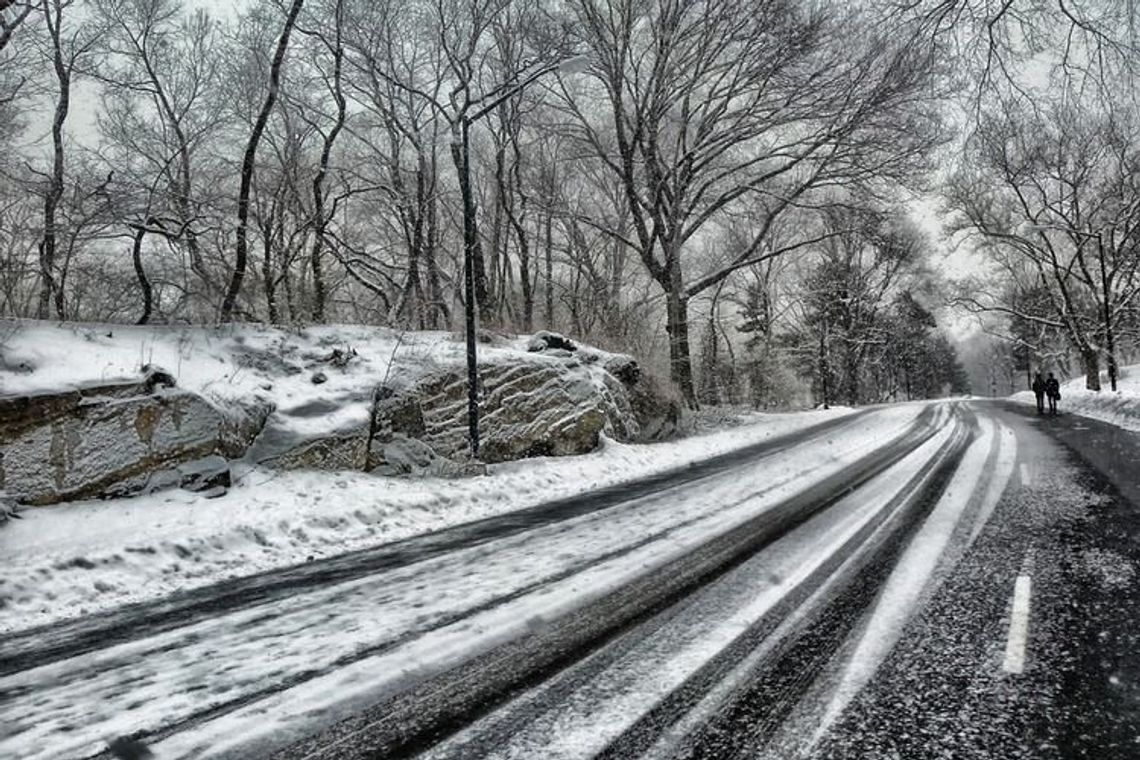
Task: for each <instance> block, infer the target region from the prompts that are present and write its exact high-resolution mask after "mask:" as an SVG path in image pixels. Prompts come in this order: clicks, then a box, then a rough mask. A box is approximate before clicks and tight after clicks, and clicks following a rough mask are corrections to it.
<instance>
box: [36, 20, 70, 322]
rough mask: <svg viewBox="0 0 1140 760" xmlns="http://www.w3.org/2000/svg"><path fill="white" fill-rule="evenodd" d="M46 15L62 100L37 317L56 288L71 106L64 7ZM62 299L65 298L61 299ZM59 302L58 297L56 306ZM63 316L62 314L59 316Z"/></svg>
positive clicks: (55, 126)
mask: <svg viewBox="0 0 1140 760" xmlns="http://www.w3.org/2000/svg"><path fill="white" fill-rule="evenodd" d="M44 16H45V18H46V19H47V27H48V32H49V33H50V34H51V38H52V47H53V58H52V63H53V65H54V67H55V75H56V82H57V84H58V86H59V87H58V95H59V99H58V100H57V101H56V104H55V114H54V116H53V117H52V122H51V142H52V168H51V184H50V185H49V186H48V190H47V192H46V193H45V194H44V233H43V239H42V240H41V241H40V250H39V254H40V300H39V307H38V308H37V309H36V317H37V318H39V319H47V316H48V307H49V305H50V304H51V298H52V294H53V293H54V291H55V290H56V288H57V287H59V286H57V284H56V282H55V253H56V239H57V238H56V227H55V218H56V210H57V207H58V206H59V200H60V198H62V197H63V175H64V153H63V124H64V122H65V121H67V113H68V111H69V110H70V108H71V69H70V68H68V66H67V65H66V63H65V62H64V59H63V47H62V46H63V41H62V38H61V36H60V27H61V26H62V24H63V10H62V8H60V7H59V5H58V4H57V5H56V7H55V15H54V17H53V14H52V9H51V8H50V7H49V5H48V3H47V2H45V3H44ZM59 300H62V299H59ZM58 303H59V301H58V300H57V306H58ZM60 317H61V318H62V314H61V315H60Z"/></svg>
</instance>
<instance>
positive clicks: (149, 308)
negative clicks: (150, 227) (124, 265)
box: [131, 225, 154, 325]
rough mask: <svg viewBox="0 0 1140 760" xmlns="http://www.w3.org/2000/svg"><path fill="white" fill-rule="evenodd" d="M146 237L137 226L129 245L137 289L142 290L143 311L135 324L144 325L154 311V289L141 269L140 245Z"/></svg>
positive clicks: (141, 228)
mask: <svg viewBox="0 0 1140 760" xmlns="http://www.w3.org/2000/svg"><path fill="white" fill-rule="evenodd" d="M145 237H146V228H145V227H143V226H141V225H140V226H139V227H138V228H137V229H136V230H135V237H134V241H133V242H132V244H131V263H133V264H134V266H135V277H137V278H138V281H139V288H141V289H142V297H143V311H142V316H140V317H139V321H138V322H136V323H135V324H137V325H145V324H147V323H148V322H150V315H151V312H153V311H154V289H153V288H151V286H150V279H149V278H147V276H146V270H145V269H143V263H142V245H143V238H145Z"/></svg>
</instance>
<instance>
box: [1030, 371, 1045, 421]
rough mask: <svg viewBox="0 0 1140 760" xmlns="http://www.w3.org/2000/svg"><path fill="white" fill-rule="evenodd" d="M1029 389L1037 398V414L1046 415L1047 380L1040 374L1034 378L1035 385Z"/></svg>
mask: <svg viewBox="0 0 1140 760" xmlns="http://www.w3.org/2000/svg"><path fill="white" fill-rule="evenodd" d="M1029 387H1030V388H1032V389H1033V395H1034V396H1036V397H1037V413H1038V414H1045V378H1043V377H1041V373H1040V372H1038V373H1037V374H1036V375H1034V376H1033V385H1031V386H1029Z"/></svg>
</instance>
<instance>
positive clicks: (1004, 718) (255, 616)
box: [0, 402, 1140, 760]
mask: <svg viewBox="0 0 1140 760" xmlns="http://www.w3.org/2000/svg"><path fill="white" fill-rule="evenodd" d="M1138 452H1140V439H1138V437H1137V436H1136V435H1134V434H1130V433H1125V432H1123V431H1120V430H1119V429H1117V428H1113V427H1111V426H1108V425H1104V424H1101V423H1097V422H1094V421H1091V420H1087V419H1085V418H1081V417H1076V416H1070V415H1061V416H1059V417H1056V418H1048V417H1038V416H1037V415H1036V414H1035V413H1033V411H1032V410H1031V409H1026V408H1022V407H1017V406H1013V405H1004V404H1001V403H997V402H943V403H936V404H908V405H896V406H887V407H878V408H874V409H871V410H867V411H865V412H862V413H860V414H856V415H852V416H850V417H847V418H843V419H839V420H835V421H831V422H828V423H825V424H823V425H820V426H817V427H815V428H811V429H808V430H806V431H803V432H800V433H797V434H794V435H790V436H786V437H784V438H782V439H779V440H776V441H772V442H768V443H765V444H764V445H761V446H757V447H753V448H752V449H748V450H745V451H741V452H737V453H734V454H732V455H727V456H723V457H718V458H717V459H715V460H710V461H707V462H701V463H694V465H693V466H692V467H689V468H684V469H682V470H677V471H674V472H671V473H668V474H666V475H663V476H661V477H658V478H654V479H653V480H651V481H647V482H643V483H640V484H635V485H633V486H630V487H628V488H625V489H610V490H608V491H606V492H603V493H597V494H586V495H583V496H582V497H578V498H575V499H571V500H566V501H563V502H559V503H556V504H549V505H544V506H542V507H538V508H534V509H530V510H525V511H523V512H519V513H514V514H512V515H506V516H503V517H500V518H493V519H489V520H484V521H481V522H479V523H475V524H471V525H467V526H460V527H459V528H455V529H450V530H447V531H443V532H440V533H437V534H432V535H427V536H422V537H419V538H416V539H411V540H408V541H404V542H401V543H399V544H395V545H390V546H385V547H379V548H377V549H374V550H369V551H364V552H356V553H353V554H349V555H343V556H341V557H337V558H332V559H329V560H323V561H317V562H311V563H308V564H306V565H302V566H299V567H296V568H290V569H288V570H286V571H278V572H275V573H270V574H263V575H260V576H254V577H251V578H247V579H243V580H239V581H230V582H227V583H223V584H219V585H217V586H214V587H210V588H206V589H198V590H196V591H194V592H190V593H186V594H182V595H179V596H176V597H173V598H171V599H167V600H163V601H160V602H154V603H148V604H145V605H139V606H136V607H131V608H127V609H124V610H121V611H119V612H115V613H111V614H106V615H100V616H98V617H95V618H91V619H80V620H76V621H72V622H68V623H64V624H58V625H54V626H50V627H46V628H42V629H38V630H33V631H28V632H25V633H21V634H17V635H15V636H11V637H8V638H7V639H6V640H5V642H4V644H3V645H0V710H2V712H3V715H4V721H3V722H2V724H0V757H4V758H7V757H13V758H17V757H18V758H72V757H74V758H89V757H110V756H111V755H110V754H109V752H108V751H107V749H106V748H107V746H108V743H109V742H110V741H112V740H114V739H116V738H118V737H123V736H127V737H131V738H134V739H139V740H141V741H143V742H145V743H146V744H148V745H149V746H150V747H151V748H152V750H153V751H154V753H155V756H156V757H159V758H197V757H229V758H239V757H240V758H255V757H266V758H281V759H282V760H287V759H299V758H314V759H315V758H328V759H330V760H331V759H332V758H337V759H341V758H344V759H349V758H396V757H423V758H472V757H503V758H507V757H513V758H524V757H535V758H586V757H603V758H632V757H650V758H734V757H741V758H743V757H762V758H798V757H803V758H925V757H946V758H1020V757H1024V758H1135V757H1140V658H1137V657H1136V652H1137V651H1138V647H1137V644H1138V642H1137V636H1140V625H1137V623H1138V622H1140V607H1138V605H1137V603H1136V602H1137V601H1138V597H1140V591H1138V589H1140V582H1138V579H1137V578H1136V570H1137V568H1140V540H1138V539H1140V520H1138V519H1137V512H1136V506H1137V505H1140V466H1138V461H1137V456H1138Z"/></svg>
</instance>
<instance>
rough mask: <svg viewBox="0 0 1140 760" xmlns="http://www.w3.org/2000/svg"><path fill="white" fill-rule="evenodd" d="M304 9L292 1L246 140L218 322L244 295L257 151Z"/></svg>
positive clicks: (300, 1) (224, 319)
mask: <svg viewBox="0 0 1140 760" xmlns="http://www.w3.org/2000/svg"><path fill="white" fill-rule="evenodd" d="M303 6H304V0H292V2H291V3H290V5H289V7H288V11H287V13H286V16H285V20H284V22H283V24H282V27H281V35H280V37H279V38H278V40H277V47H276V49H275V51H274V53H273V59H272V61H270V64H269V86H268V89H267V90H266V93H265V97H264V99H263V100H262V103H261V108H260V110H259V111H258V113H257V117H256V118H255V120H254V122H253V128H252V130H251V131H250V135H249V139H248V140H247V141H246V146H245V152H244V155H243V157H242V162H241V179H240V182H241V184H240V187H239V189H238V198H237V233H236V243H235V247H234V266H233V271H232V273H231V275H230V281H229V285H228V286H227V287H226V294H225V297H224V298H223V299H222V306H221V313H220V314H219V317H218V319H219V321H221V322H227V321H229V319H230V318H231V317H232V315H233V312H234V307H235V306H236V305H237V298H238V295H239V294H240V293H241V285H242V280H244V279H245V271H246V265H247V263H248V259H249V198H250V192H251V190H252V185H253V175H254V170H255V168H256V166H255V163H256V161H257V148H258V145H259V144H260V143H261V136H262V134H263V133H264V132H265V125H266V124H267V123H268V122H269V116H270V114H271V113H272V112H273V107H274V105H275V104H276V102H277V95H278V88H279V86H280V83H281V69H282V67H283V66H284V64H285V53H286V51H287V50H288V49H289V38H290V36H291V35H292V34H293V29H294V27H295V26H296V24H297V17H298V16H299V15H300V13H301V8H302V7H303Z"/></svg>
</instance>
